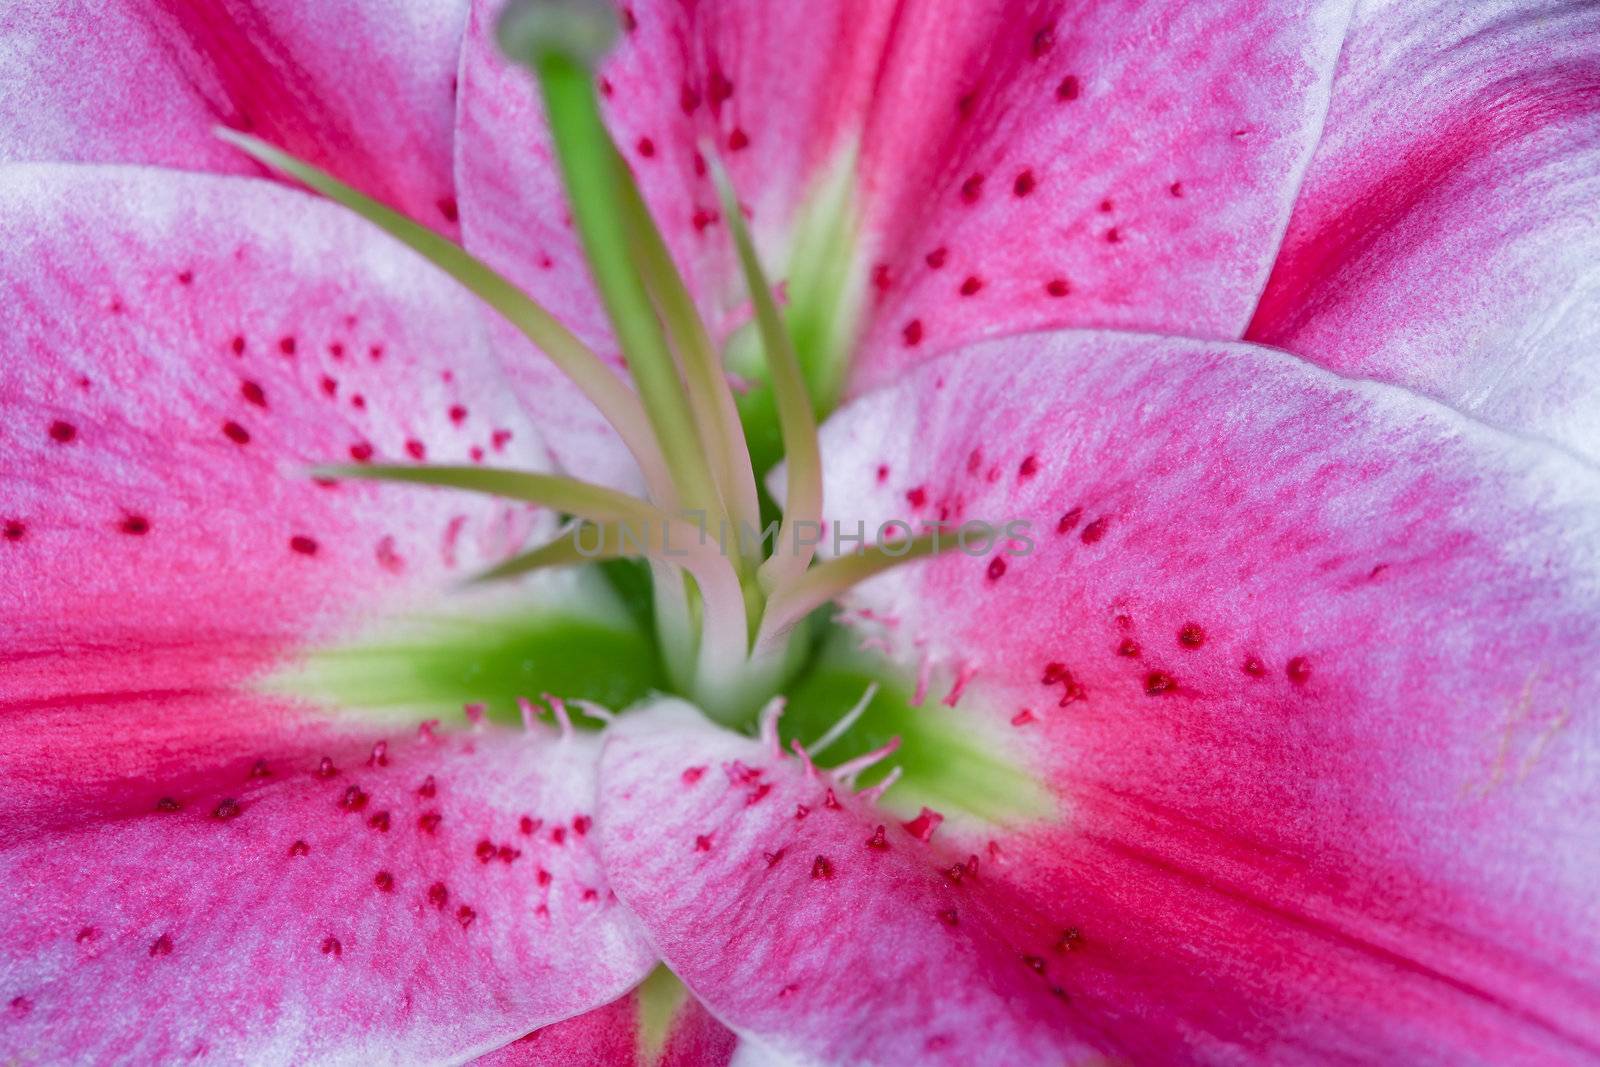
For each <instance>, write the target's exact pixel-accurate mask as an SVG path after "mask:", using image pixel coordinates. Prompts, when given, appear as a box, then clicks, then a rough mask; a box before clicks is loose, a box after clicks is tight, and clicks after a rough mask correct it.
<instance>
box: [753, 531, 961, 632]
mask: <svg viewBox="0 0 1600 1067" xmlns="http://www.w3.org/2000/svg"><path fill="white" fill-rule="evenodd" d="M958 544H959V539H958V538H955V537H951V536H950V535H948V534H946V535H944V536H943V537H941V536H940V535H939V534H937V533H932V534H924V535H922V536H921V537H913V538H911V539H910V540H908V541H899V542H896V543H895V544H894V545H892V546H888V545H870V546H868V547H867V548H864V549H862V550H861V551H860V552H854V553H851V554H850V555H848V556H836V557H835V558H833V559H830V560H828V561H827V562H825V563H821V564H818V565H817V566H815V567H812V568H811V569H810V570H809V571H807V572H806V573H805V574H802V575H801V576H800V577H798V578H796V579H795V580H794V581H792V582H790V583H789V584H788V585H786V586H784V587H782V588H781V589H777V590H775V591H774V592H773V594H772V596H771V597H770V598H769V599H768V600H767V611H766V614H765V615H764V616H762V619H761V629H760V631H759V633H758V634H757V637H756V644H755V647H756V654H757V655H760V654H761V651H762V649H764V648H767V647H769V646H770V645H771V644H772V642H774V641H775V640H776V639H777V638H779V637H781V636H782V635H783V634H784V633H785V632H786V631H787V630H788V629H789V628H790V627H792V626H794V624H795V623H797V622H799V621H800V620H801V619H803V618H805V617H806V616H807V615H809V614H811V612H813V611H815V610H816V609H817V608H820V607H821V606H822V605H824V604H826V603H827V602H828V601H830V600H833V599H834V598H835V597H838V596H839V595H840V594H841V593H843V592H845V590H847V589H849V588H850V587H851V586H853V585H856V584H858V583H860V582H864V581H866V580H867V579H868V578H872V577H876V576H877V575H879V574H882V573H883V572H884V571H887V570H890V569H892V568H894V567H898V566H899V565H900V564H902V563H907V562H910V561H911V560H914V559H921V558H923V557H926V556H933V555H937V554H938V553H940V552H948V551H949V550H950V549H952V548H956V547H957V546H958ZM891 547H892V548H893V549H894V551H893V552H891V551H889V549H890V548H891Z"/></svg>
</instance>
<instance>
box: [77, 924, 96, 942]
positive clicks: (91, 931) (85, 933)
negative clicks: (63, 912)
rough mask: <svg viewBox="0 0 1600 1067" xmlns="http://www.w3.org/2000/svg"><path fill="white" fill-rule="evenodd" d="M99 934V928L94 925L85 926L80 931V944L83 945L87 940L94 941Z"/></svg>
mask: <svg viewBox="0 0 1600 1067" xmlns="http://www.w3.org/2000/svg"><path fill="white" fill-rule="evenodd" d="M97 936H99V931H98V930H96V929H95V928H94V927H92V926H85V927H83V928H82V929H81V930H79V931H78V944H80V945H81V944H83V943H84V942H85V941H93V940H94V939H95V938H96V937H97Z"/></svg>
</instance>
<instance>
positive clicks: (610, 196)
mask: <svg viewBox="0 0 1600 1067" xmlns="http://www.w3.org/2000/svg"><path fill="white" fill-rule="evenodd" d="M513 58H515V59H518V60H519V61H521V62H524V63H526V64H527V65H528V66H529V67H530V69H532V70H533V72H534V74H535V76H536V77H537V78H538V82H539V87H540V89H541V90H542V92H543V95H544V102H545V111H546V113H547V115H548V118H549V123H550V131H551V135H552V138H553V139H554V142H555V149H556V159H557V162H558V163H559V165H560V168H561V174H562V177H563V179H564V181H565V184H566V189H567V198H568V201H569V203H570V204H571V206H572V217H573V221H574V222H575V223H576V225H577V228H578V235H579V237H580V238H581V239H582V242H583V248H584V253H585V256H586V258H587V259H588V262H589V270H590V274H591V275H592V276H593V278H594V282H595V288H596V290H597V291H598V292H599V294H600V299H601V301H602V303H604V304H605V307H606V312H607V314H608V316H609V317H610V319H611V324H612V327H613V329H614V330H615V331H616V335H617V342H618V344H619V345H620V346H621V348H622V353H623V356H624V358H626V360H627V362H628V370H629V371H630V372H631V373H632V375H633V381H634V385H635V386H636V387H637V388H638V390H639V397H640V399H641V400H642V401H643V402H644V407H645V412H646V414H647V415H648V416H649V419H650V425H651V428H652V429H654V431H655V436H656V440H657V442H658V443H659V444H660V446H661V450H662V452H663V454H664V455H665V456H666V460H667V468H668V470H670V471H671V472H672V480H673V484H674V485H675V486H676V487H677V489H678V501H679V503H681V504H682V505H683V506H685V507H688V508H698V509H703V510H705V511H706V512H707V513H708V514H709V515H711V516H713V517H714V519H715V521H717V522H719V523H720V522H722V521H724V520H725V519H726V517H727V508H726V507H725V506H724V504H723V502H722V498H721V494H720V493H719V492H718V490H717V484H716V480H715V479H714V478H713V477H712V475H711V470H710V466H709V464H708V463H707V462H706V457H705V454H704V453H703V452H702V451H701V449H700V443H699V434H698V433H697V432H696V430H695V425H694V418H693V413H692V410H691V408H690V404H689V400H688V395H687V393H686V392H685V389H684V385H683V381H682V379H681V378H680V377H679V373H678V365H677V361H676V360H675V359H673V356H672V349H671V347H670V346H669V344H668V342H667V337H666V333H665V332H664V330H663V329H662V325H661V321H660V319H659V318H657V316H656V309H655V306H654V305H653V304H652V303H651V301H650V294H649V293H648V291H646V289H645V286H644V282H643V280H642V279H641V278H640V276H639V272H638V270H637V269H636V267H635V264H634V262H633V258H632V255H631V253H630V242H629V240H628V231H627V224H626V222H625V221H624V217H623V212H621V211H619V210H618V205H619V204H620V203H621V202H622V200H623V196H622V191H621V187H622V176H621V165H620V159H619V157H618V155H617V151H616V148H615V146H614V145H613V144H612V142H611V135H610V133H608V132H607V130H606V127H605V123H604V122H603V121H602V120H601V117H600V102H599V100H598V98H597V97H596V95H595V91H594V83H593V80H592V76H591V74H590V72H589V70H588V69H587V68H586V67H584V66H582V65H580V64H579V63H578V62H577V61H576V60H575V59H573V58H572V57H571V56H567V55H562V54H558V53H553V52H535V53H534V54H532V55H524V56H514V57H513Z"/></svg>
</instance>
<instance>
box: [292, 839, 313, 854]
mask: <svg viewBox="0 0 1600 1067" xmlns="http://www.w3.org/2000/svg"><path fill="white" fill-rule="evenodd" d="M310 852H311V846H310V845H308V844H306V843H305V842H304V841H296V842H295V843H294V844H292V845H290V846H289V855H291V856H305V855H308V854H309V853H310Z"/></svg>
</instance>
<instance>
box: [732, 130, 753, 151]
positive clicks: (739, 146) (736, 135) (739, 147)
mask: <svg viewBox="0 0 1600 1067" xmlns="http://www.w3.org/2000/svg"><path fill="white" fill-rule="evenodd" d="M749 147H750V135H749V134H747V133H745V132H744V130H742V129H737V128H736V129H735V130H734V131H733V132H732V133H730V134H729V135H728V151H730V152H740V151H743V150H744V149H746V148H749Z"/></svg>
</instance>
